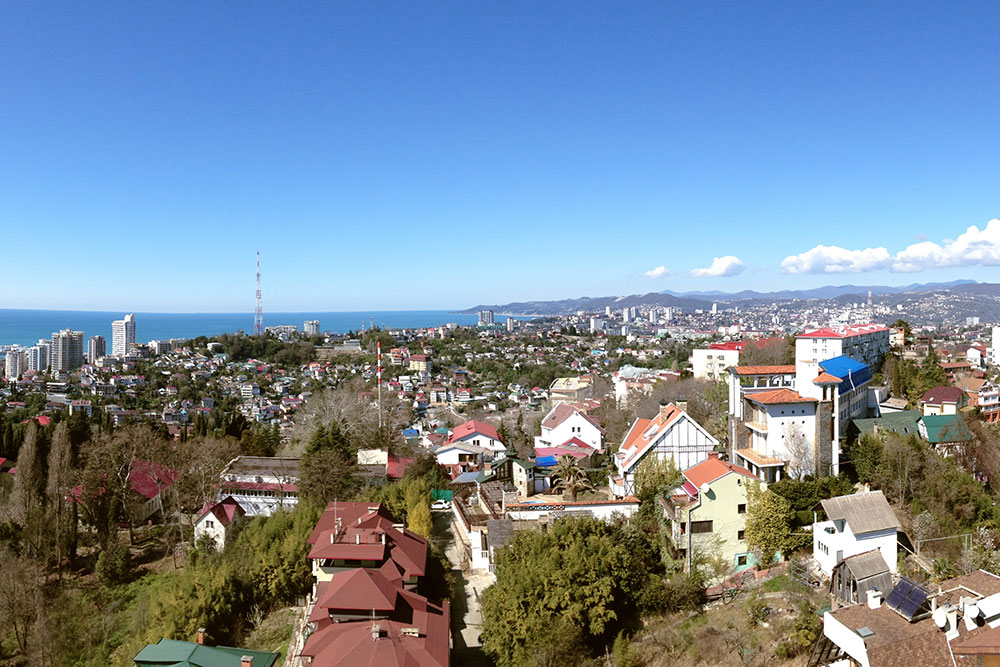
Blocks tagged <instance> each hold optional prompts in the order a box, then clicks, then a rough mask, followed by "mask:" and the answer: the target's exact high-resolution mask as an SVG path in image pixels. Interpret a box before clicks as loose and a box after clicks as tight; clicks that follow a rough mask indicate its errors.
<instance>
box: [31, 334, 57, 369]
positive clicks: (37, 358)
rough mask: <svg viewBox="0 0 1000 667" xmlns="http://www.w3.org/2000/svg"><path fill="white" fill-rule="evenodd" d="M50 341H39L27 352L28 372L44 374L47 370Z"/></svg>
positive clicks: (50, 348) (50, 352)
mask: <svg viewBox="0 0 1000 667" xmlns="http://www.w3.org/2000/svg"><path fill="white" fill-rule="evenodd" d="M51 354H52V341H51V340H46V339H44V338H43V339H41V340H39V341H38V342H37V343H36V344H34V345H32V346H31V348H30V349H29V350H28V370H29V371H37V372H39V373H44V372H45V371H47V370H49V363H50V357H51Z"/></svg>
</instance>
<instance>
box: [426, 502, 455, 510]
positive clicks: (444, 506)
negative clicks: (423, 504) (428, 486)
mask: <svg viewBox="0 0 1000 667" xmlns="http://www.w3.org/2000/svg"><path fill="white" fill-rule="evenodd" d="M431 509H432V510H450V509H451V503H450V502H449V501H447V500H435V501H434V502H432V503H431Z"/></svg>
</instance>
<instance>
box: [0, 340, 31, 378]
mask: <svg viewBox="0 0 1000 667" xmlns="http://www.w3.org/2000/svg"><path fill="white" fill-rule="evenodd" d="M26 361H27V359H26V355H25V354H24V350H23V349H21V348H19V347H15V348H13V349H11V350H8V352H7V360H6V362H5V364H4V374H5V375H6V376H7V379H8V380H16V379H17V378H18V377H19V376H20V375H21V374H22V373H24V371H26V370H28V364H27V363H25V362H26Z"/></svg>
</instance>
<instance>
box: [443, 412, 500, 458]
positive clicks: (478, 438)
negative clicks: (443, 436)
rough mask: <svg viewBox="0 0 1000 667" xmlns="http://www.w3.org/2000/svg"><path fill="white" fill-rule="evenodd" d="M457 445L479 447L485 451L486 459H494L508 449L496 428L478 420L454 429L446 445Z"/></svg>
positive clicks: (472, 420)
mask: <svg viewBox="0 0 1000 667" xmlns="http://www.w3.org/2000/svg"><path fill="white" fill-rule="evenodd" d="M457 443H462V444H465V445H470V446H473V447H479V448H480V449H482V450H484V453H485V456H486V458H493V457H494V456H496V455H498V454H500V453H502V452H506V451H507V447H506V446H504V444H503V440H501V439H500V434H499V433H497V430H496V428H495V427H494V426H492V425H490V424H487V423H486V422H481V421H479V420H476V419H470V420H469V421H467V422H465V423H464V424H462V425H460V426H456V427H455V428H454V429H452V431H451V433H450V434H449V436H448V440H446V441H445V443H444V444H445V445H454V444H457Z"/></svg>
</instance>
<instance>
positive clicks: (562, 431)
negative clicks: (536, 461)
mask: <svg viewBox="0 0 1000 667" xmlns="http://www.w3.org/2000/svg"><path fill="white" fill-rule="evenodd" d="M541 428H542V434H541V435H540V436H535V447H536V448H538V447H559V446H561V445H564V444H566V443H567V442H569V441H571V440H574V439H576V440H579V441H580V442H582V443H584V444H586V445H587V446H589V447H592V448H593V449H594V450H595V451H602V450H603V449H604V429H603V428H602V427H601V422H600V421H599V420H598V419H597V417H591V416H590V415H587V414H585V413H584V412H583V411H582V410H580V409H579V408H578V407H576V406H575V405H571V404H569V403H559V404H557V405H556V406H555V407H554V408H552V409H551V410H549V414H547V415H545V417H544V418H543V419H542V422H541Z"/></svg>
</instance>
